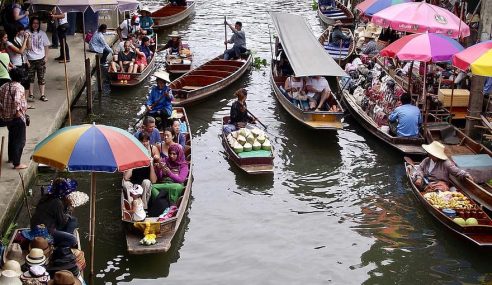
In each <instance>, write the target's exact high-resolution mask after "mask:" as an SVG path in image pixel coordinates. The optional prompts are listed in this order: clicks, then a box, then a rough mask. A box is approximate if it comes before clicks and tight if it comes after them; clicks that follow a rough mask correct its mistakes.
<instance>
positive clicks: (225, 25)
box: [224, 16, 227, 50]
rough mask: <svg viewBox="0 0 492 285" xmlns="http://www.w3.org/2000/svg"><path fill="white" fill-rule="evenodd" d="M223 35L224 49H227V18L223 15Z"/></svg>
mask: <svg viewBox="0 0 492 285" xmlns="http://www.w3.org/2000/svg"><path fill="white" fill-rule="evenodd" d="M224 36H225V41H224V44H225V50H227V18H226V16H224Z"/></svg>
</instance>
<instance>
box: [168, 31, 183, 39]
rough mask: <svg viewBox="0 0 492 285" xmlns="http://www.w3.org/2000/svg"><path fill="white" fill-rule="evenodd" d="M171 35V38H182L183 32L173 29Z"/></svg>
mask: <svg viewBox="0 0 492 285" xmlns="http://www.w3.org/2000/svg"><path fill="white" fill-rule="evenodd" d="M169 37H171V38H181V34H180V33H179V32H178V31H173V32H172V33H170V34H169Z"/></svg>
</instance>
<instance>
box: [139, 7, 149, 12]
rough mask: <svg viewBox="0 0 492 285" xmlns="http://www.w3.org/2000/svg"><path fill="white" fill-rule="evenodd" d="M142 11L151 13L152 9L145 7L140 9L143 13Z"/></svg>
mask: <svg viewBox="0 0 492 285" xmlns="http://www.w3.org/2000/svg"><path fill="white" fill-rule="evenodd" d="M142 11H146V12H149V13H150V9H149V7H147V6H143V7H142V8H140V12H142Z"/></svg>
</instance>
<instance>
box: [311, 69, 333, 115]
mask: <svg viewBox="0 0 492 285" xmlns="http://www.w3.org/2000/svg"><path fill="white" fill-rule="evenodd" d="M306 91H307V94H306V95H307V96H308V100H309V108H310V109H311V110H315V111H319V110H320V109H321V108H322V107H323V104H324V103H325V102H326V100H328V98H330V96H331V89H330V85H329V84H328V81H327V80H326V78H324V77H323V76H311V77H308V78H307V79H306Z"/></svg>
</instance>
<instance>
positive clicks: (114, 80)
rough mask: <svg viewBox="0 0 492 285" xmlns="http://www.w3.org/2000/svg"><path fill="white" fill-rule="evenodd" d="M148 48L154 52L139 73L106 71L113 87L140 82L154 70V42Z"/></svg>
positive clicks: (130, 85) (135, 84)
mask: <svg viewBox="0 0 492 285" xmlns="http://www.w3.org/2000/svg"><path fill="white" fill-rule="evenodd" d="M155 42H157V35H156V37H155ZM150 49H151V50H152V52H153V53H154V56H152V59H151V60H150V62H148V64H147V66H146V67H145V69H144V70H143V72H139V73H130V72H114V71H108V76H109V82H110V85H111V86H113V87H133V86H137V85H139V84H140V83H142V82H143V81H144V80H145V79H146V78H147V76H149V74H150V73H151V72H152V71H153V70H154V67H155V62H156V56H155V51H156V46H155V44H153V45H151V46H150Z"/></svg>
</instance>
